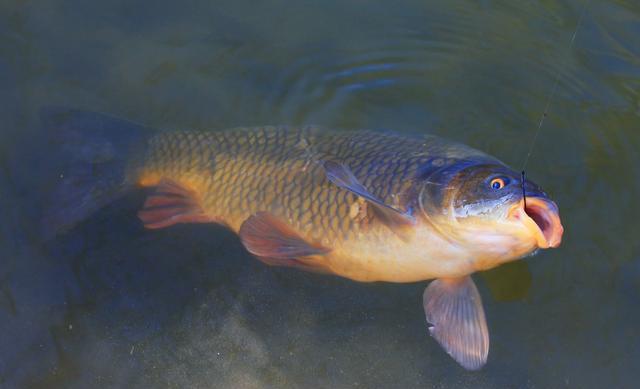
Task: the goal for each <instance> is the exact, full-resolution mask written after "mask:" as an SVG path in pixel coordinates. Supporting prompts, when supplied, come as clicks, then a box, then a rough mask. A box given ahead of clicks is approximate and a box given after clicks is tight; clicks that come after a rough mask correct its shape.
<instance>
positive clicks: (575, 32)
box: [521, 0, 591, 208]
mask: <svg viewBox="0 0 640 389" xmlns="http://www.w3.org/2000/svg"><path fill="white" fill-rule="evenodd" d="M590 2H591V0H586V1H585V2H584V3H583V5H582V10H581V11H580V16H579V17H578V22H577V23H576V28H575V30H573V35H571V40H570V41H569V49H568V50H567V53H570V52H571V49H572V48H573V43H574V42H575V40H576V36H577V35H578V30H579V29H580V25H581V24H582V19H583V18H584V14H585V13H586V11H587V8H588V5H589V3H590ZM565 62H566V61H565ZM560 76H561V73H560V70H558V72H557V73H556V77H555V81H554V82H553V88H551V93H549V97H548V98H547V103H546V104H545V107H544V111H543V112H542V115H541V116H540V120H539V121H538V128H537V129H536V132H535V134H534V135H533V140H532V141H531V145H530V146H529V151H528V152H527V155H526V156H525V158H524V162H523V164H522V180H521V183H522V197H523V199H524V206H525V208H526V206H527V198H526V197H525V191H524V181H525V169H526V167H527V164H528V163H529V157H531V154H532V153H533V149H534V148H535V146H536V143H537V141H538V137H539V136H540V130H541V129H542V125H543V124H544V120H545V119H546V118H547V116H549V107H551V101H552V100H553V97H554V96H555V94H556V91H557V90H558V84H560Z"/></svg>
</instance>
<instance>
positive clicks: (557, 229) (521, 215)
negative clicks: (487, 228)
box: [509, 197, 564, 249]
mask: <svg viewBox="0 0 640 389" xmlns="http://www.w3.org/2000/svg"><path fill="white" fill-rule="evenodd" d="M525 204H526V206H525ZM509 218H511V219H516V220H520V221H521V222H522V223H523V224H524V225H525V227H526V228H527V229H528V230H529V231H531V232H532V233H533V235H534V237H535V238H536V243H537V245H538V248H541V249H546V248H556V247H558V246H560V243H561V242H562V234H563V233H564V227H563V226H562V223H561V222H560V214H559V213H558V206H556V204H555V203H554V202H553V201H551V200H548V199H544V198H541V197H527V199H526V202H525V200H524V199H523V200H520V202H519V203H518V204H516V205H514V206H513V207H512V208H511V210H510V211H509Z"/></svg>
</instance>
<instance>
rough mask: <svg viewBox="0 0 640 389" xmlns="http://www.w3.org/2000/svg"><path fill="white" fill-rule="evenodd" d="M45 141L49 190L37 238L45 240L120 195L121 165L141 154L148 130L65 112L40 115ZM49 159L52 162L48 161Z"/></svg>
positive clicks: (48, 110) (126, 186)
mask: <svg viewBox="0 0 640 389" xmlns="http://www.w3.org/2000/svg"><path fill="white" fill-rule="evenodd" d="M40 117H41V121H42V124H43V126H44V129H45V131H46V135H47V136H48V138H49V139H48V140H47V144H48V146H47V147H48V149H47V150H46V151H45V153H48V154H50V155H49V156H48V157H47V160H48V161H51V163H52V166H48V167H47V172H48V174H50V175H55V176H54V177H53V180H54V183H53V189H52V190H51V193H50V196H49V198H48V200H46V202H47V203H46V205H45V206H44V210H43V220H42V222H43V233H44V238H45V239H50V238H52V237H54V236H55V235H56V234H58V233H60V232H64V231H65V230H68V229H69V228H71V227H73V226H74V225H76V224H77V223H79V222H81V221H82V220H84V219H85V218H87V217H88V216H89V215H91V214H92V213H93V212H95V211H97V210H98V209H100V208H102V207H104V206H105V205H107V204H109V203H110V202H112V201H114V200H116V199H117V198H119V197H121V196H122V195H124V194H125V193H126V192H127V190H128V189H130V188H131V187H132V184H131V183H129V182H127V179H126V171H125V169H126V166H127V160H128V159H129V158H130V157H131V156H132V155H133V153H135V152H136V150H138V152H139V151H141V150H140V148H141V147H142V146H143V145H144V143H145V139H147V138H148V137H149V136H151V133H152V131H151V130H150V129H149V128H146V127H144V126H141V125H138V124H134V123H131V122H127V121H124V120H121V119H117V118H114V117H111V116H108V115H104V114H100V113H95V112H87V111H80V110H73V109H65V108H46V109H43V110H42V111H41V114H40ZM52 157H53V158H52Z"/></svg>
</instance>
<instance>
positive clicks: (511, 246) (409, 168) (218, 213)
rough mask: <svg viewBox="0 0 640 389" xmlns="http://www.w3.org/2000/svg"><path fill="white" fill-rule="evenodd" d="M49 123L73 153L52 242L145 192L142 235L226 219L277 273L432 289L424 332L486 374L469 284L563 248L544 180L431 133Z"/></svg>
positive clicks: (76, 118) (53, 215)
mask: <svg viewBox="0 0 640 389" xmlns="http://www.w3.org/2000/svg"><path fill="white" fill-rule="evenodd" d="M46 120H47V123H49V125H50V126H54V127H56V128H58V129H60V130H62V131H63V133H64V134H65V136H64V137H63V138H64V141H63V143H64V145H63V146H64V147H63V148H64V149H66V150H67V151H72V153H71V154H73V156H72V157H70V162H69V171H68V172H63V174H61V177H62V178H60V181H59V183H58V187H57V189H56V190H55V191H54V193H53V196H52V197H53V201H52V204H57V206H54V207H52V208H51V210H50V211H49V212H48V213H47V214H46V215H45V223H46V224H47V225H48V228H49V229H50V230H51V231H53V233H54V234H55V233H57V232H59V231H62V230H64V229H66V228H69V227H71V226H73V225H75V224H76V223H77V222H79V221H80V220H82V219H84V218H86V217H87V216H88V215H89V214H90V213H91V212H93V211H95V210H96V209H98V208H100V207H102V206H104V205H106V204H107V203H108V202H110V201H113V200H114V199H115V198H117V197H119V196H121V195H123V194H124V193H126V192H127V191H129V190H131V189H134V188H136V187H148V188H152V191H151V192H150V194H149V195H148V197H147V199H146V201H145V203H144V205H143V206H142V209H141V210H140V211H139V213H138V216H139V218H140V219H141V220H142V222H143V224H144V225H145V227H147V228H151V229H156V228H165V227H169V226H171V225H174V224H177V223H218V224H222V225H225V226H227V227H228V228H229V229H231V230H233V231H234V232H236V233H238V235H239V237H240V239H241V241H242V243H243V245H244V246H245V247H246V248H247V250H248V251H249V252H250V253H252V254H253V255H254V256H256V257H257V258H258V259H260V260H261V261H263V262H264V263H266V264H269V265H277V266H289V267H295V268H299V269H302V270H308V271H314V272H320V273H328V274H335V275H339V276H342V277H346V278H349V279H352V280H356V281H387V282H415V281H422V280H430V279H436V280H435V281H433V282H431V284H430V285H429V286H428V287H427V289H426V290H425V293H424V296H423V298H424V301H423V303H424V310H425V314H426V317H427V321H428V322H429V323H430V327H429V330H430V333H431V335H432V336H433V337H434V338H435V339H436V340H437V341H438V342H439V343H440V344H441V345H442V346H443V347H444V348H445V350H446V351H447V352H448V353H449V354H450V355H451V356H452V357H453V358H454V359H455V360H456V361H458V362H459V363H460V364H461V365H462V366H464V367H465V368H467V369H471V370H475V369H479V368H480V367H482V366H483V365H484V364H485V362H486V359H487V355H488V350H489V335H488V330H487V325H486V320H485V316H484V310H483V308H482V302H481V298H480V295H479V293H478V291H477V288H476V287H475V285H474V283H473V281H472V279H471V278H470V277H469V275H470V274H472V273H474V272H476V271H481V270H486V269H490V268H493V267H495V266H498V265H500V264H502V263H505V262H508V261H512V260H516V259H518V258H521V257H523V256H525V255H527V254H529V253H531V252H533V251H535V250H537V249H539V248H549V247H557V246H558V245H559V244H560V241H561V238H562V233H563V228H562V225H561V223H560V219H559V214H558V208H557V206H556V205H555V203H553V202H552V201H551V200H550V199H549V198H548V196H547V195H546V194H545V193H544V192H543V191H542V190H541V189H540V188H539V187H538V186H537V185H536V184H534V183H533V182H531V181H529V180H526V181H525V182H524V183H523V182H522V181H521V180H522V179H521V177H520V175H519V174H518V173H516V172H514V171H513V170H511V169H510V168H508V167H507V166H506V165H504V164H503V163H502V162H500V161H499V160H497V159H495V158H493V157H491V156H489V155H487V154H485V153H483V152H480V151H478V150H475V149H472V148H470V147H468V146H465V145H462V144H458V143H454V142H450V141H447V140H444V139H442V138H439V137H436V136H431V135H426V136H420V137H412V136H404V135H398V134H389V133H380V132H375V131H352V132H345V131H342V132H339V131H330V130H326V129H322V128H318V127H285V126H280V127H277V126H267V127H257V128H235V129H230V130H225V131H216V132H212V131H202V132H199V131H164V132H163V131H151V130H149V129H147V128H144V127H142V126H138V125H135V124H132V123H129V122H125V121H122V120H118V119H113V118H110V117H108V116H105V115H100V114H94V113H88V112H82V111H55V112H50V113H49V114H48V115H47V117H46ZM79 165H83V166H85V167H86V166H91V169H86V168H85V169H77V167H78V166H79ZM81 171H90V172H91V177H88V176H87V175H86V174H80V173H77V172H81ZM74 172H76V173H74ZM96 172H99V173H98V174H96ZM74 174H75V175H74ZM522 188H524V195H525V196H526V202H525V198H524V197H523V189H522Z"/></svg>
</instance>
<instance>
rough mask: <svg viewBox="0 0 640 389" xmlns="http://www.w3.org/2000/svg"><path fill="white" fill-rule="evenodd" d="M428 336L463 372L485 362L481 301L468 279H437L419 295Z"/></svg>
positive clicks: (486, 350)
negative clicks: (431, 337) (421, 300)
mask: <svg viewBox="0 0 640 389" xmlns="http://www.w3.org/2000/svg"><path fill="white" fill-rule="evenodd" d="M423 306H424V313H425V315H426V317H427V323H428V324H429V332H430V334H431V336H433V337H434V338H435V339H436V340H437V341H438V343H440V345H441V346H442V347H443V348H444V349H445V351H446V352H447V353H448V354H449V355H451V357H453V359H455V360H456V362H458V363H459V364H460V365H462V367H464V368H465V369H467V370H478V369H480V368H481V367H482V366H484V364H485V363H486V362H487V355H488V354H489V330H488V329H487V321H486V319H485V316H484V309H483V308H482V300H481V298H480V294H479V293H478V289H477V288H476V285H475V284H474V283H473V280H472V279H471V277H469V276H467V277H463V278H455V279H437V280H435V281H432V282H431V284H429V286H428V287H427V288H426V289H425V291H424V294H423Z"/></svg>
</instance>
